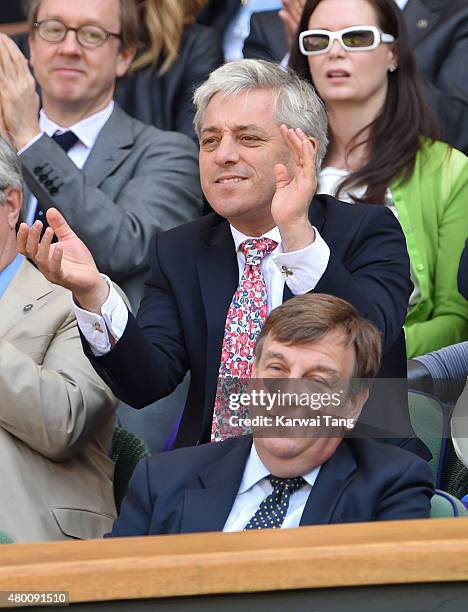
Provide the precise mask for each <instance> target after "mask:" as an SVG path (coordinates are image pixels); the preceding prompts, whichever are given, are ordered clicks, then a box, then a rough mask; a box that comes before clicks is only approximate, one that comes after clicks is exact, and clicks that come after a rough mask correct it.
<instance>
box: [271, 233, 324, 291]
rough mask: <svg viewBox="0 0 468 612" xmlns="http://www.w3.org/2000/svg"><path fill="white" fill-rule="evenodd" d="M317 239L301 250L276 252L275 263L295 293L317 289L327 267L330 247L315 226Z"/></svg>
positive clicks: (273, 257) (274, 255)
mask: <svg viewBox="0 0 468 612" xmlns="http://www.w3.org/2000/svg"><path fill="white" fill-rule="evenodd" d="M314 231H315V240H314V242H313V243H312V244H309V246H307V247H305V248H304V249H301V250H300V251H291V252H290V253H284V252H283V253H275V254H273V256H272V259H273V261H274V262H275V265H276V266H277V267H278V269H279V271H280V272H281V274H282V275H283V277H284V278H285V280H286V283H287V285H288V287H289V289H290V290H291V292H292V293H293V294H294V295H303V294H304V293H308V292H309V291H312V289H315V286H316V285H317V283H318V282H319V280H320V279H321V278H322V275H323V273H324V272H325V270H326V269H327V266H328V260H329V259H330V248H329V246H328V244H327V243H326V242H325V240H324V239H323V238H322V236H321V235H320V234H319V233H318V231H317V228H315V227H314Z"/></svg>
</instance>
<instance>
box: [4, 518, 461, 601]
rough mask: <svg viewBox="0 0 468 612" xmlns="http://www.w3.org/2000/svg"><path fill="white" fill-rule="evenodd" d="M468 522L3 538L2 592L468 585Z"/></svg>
mask: <svg viewBox="0 0 468 612" xmlns="http://www.w3.org/2000/svg"><path fill="white" fill-rule="evenodd" d="M467 559H468V518H457V519H453V518H449V519H432V520H417V521H401V522H400V521H398V522H397V521H395V522H380V523H355V524H347V525H325V526H315V527H301V528H299V529H284V530H265V531H255V532H245V533H226V534H224V533H201V534H190V535H175V536H153V537H139V538H120V539H109V540H91V541H82V542H47V543H35V544H8V545H3V546H1V547H0V591H28V592H29V591H67V592H69V594H70V601H71V602H86V601H109V600H131V599H147V598H161V597H178V596H188V595H192V596H193V595H207V594H220V593H226V594H227V593H230V594H232V593H252V592H262V591H282V590H288V589H316V588H319V587H320V588H324V587H346V586H363V585H388V584H411V583H434V582H460V581H468V561H467Z"/></svg>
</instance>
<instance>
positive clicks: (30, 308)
mask: <svg viewBox="0 0 468 612" xmlns="http://www.w3.org/2000/svg"><path fill="white" fill-rule="evenodd" d="M32 309H33V305H32V304H26V306H25V307H24V308H23V312H29V311H30V310H32Z"/></svg>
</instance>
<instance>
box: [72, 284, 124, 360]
mask: <svg viewBox="0 0 468 612" xmlns="http://www.w3.org/2000/svg"><path fill="white" fill-rule="evenodd" d="M101 276H102V277H103V278H104V279H105V281H106V283H107V285H108V286H109V295H108V297H107V300H106V301H105V302H104V304H103V305H102V308H101V315H98V314H95V313H94V312H89V311H88V310H83V309H82V308H80V307H79V306H77V304H76V303H75V302H73V308H74V310H75V316H76V320H77V322H78V327H79V328H80V330H81V332H82V334H83V336H84V337H85V338H86V340H87V342H88V344H89V346H90V348H91V350H92V352H93V354H94V355H96V357H100V356H101V355H105V354H106V353H108V352H109V351H110V350H111V348H112V346H111V342H110V337H109V332H110V334H111V335H112V337H113V338H114V339H115V340H116V341H118V340H120V338H121V337H122V334H123V332H124V330H125V327H126V325H127V321H128V310H127V306H126V305H125V302H124V301H123V299H122V298H121V296H120V295H119V294H118V292H117V290H116V289H115V287H114V286H113V284H112V282H111V281H110V279H109V277H107V276H106V275H105V274H102V275H101Z"/></svg>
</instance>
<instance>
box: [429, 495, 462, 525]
mask: <svg viewBox="0 0 468 612" xmlns="http://www.w3.org/2000/svg"><path fill="white" fill-rule="evenodd" d="M449 516H468V510H467V509H466V508H465V506H464V505H463V504H462V502H461V501H460V500H459V499H457V498H456V497H454V496H453V495H450V493H446V492H445V491H439V490H438V489H436V491H435V494H434V495H433V496H432V499H431V518H446V517H449Z"/></svg>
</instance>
